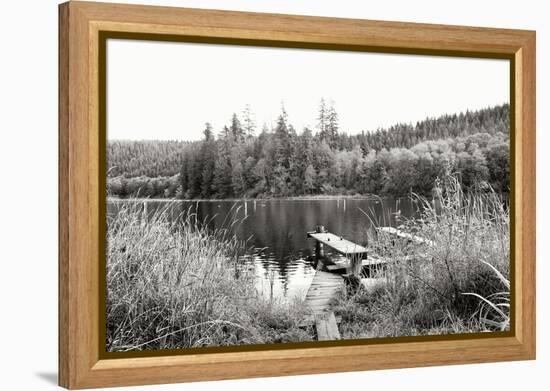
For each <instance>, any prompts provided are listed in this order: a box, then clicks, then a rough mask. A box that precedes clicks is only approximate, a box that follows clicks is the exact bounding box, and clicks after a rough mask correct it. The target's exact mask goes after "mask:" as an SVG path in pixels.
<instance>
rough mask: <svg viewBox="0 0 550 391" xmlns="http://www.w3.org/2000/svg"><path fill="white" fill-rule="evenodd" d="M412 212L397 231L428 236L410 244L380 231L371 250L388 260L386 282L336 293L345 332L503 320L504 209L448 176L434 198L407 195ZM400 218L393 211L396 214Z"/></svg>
mask: <svg viewBox="0 0 550 391" xmlns="http://www.w3.org/2000/svg"><path fill="white" fill-rule="evenodd" d="M413 199H414V202H415V203H416V204H417V205H418V208H419V217H418V218H414V219H409V220H401V221H399V224H400V225H399V227H398V228H400V229H401V230H404V231H407V232H410V233H413V234H415V235H417V236H419V237H422V238H426V239H429V240H431V241H432V242H433V245H427V244H422V243H411V242H410V241H407V240H399V239H396V238H395V237H392V236H391V235H388V234H383V233H381V232H379V233H378V234H377V235H371V238H370V247H371V248H372V249H373V252H375V253H378V254H380V255H382V256H383V257H385V258H388V259H390V260H392V262H390V263H389V264H388V266H387V270H386V271H385V272H384V277H385V278H386V284H384V285H378V286H377V287H376V288H375V289H371V290H369V291H366V290H360V291H359V292H356V293H354V294H352V295H351V296H350V295H347V296H346V295H343V296H342V297H341V298H340V299H339V301H338V303H337V304H336V311H337V312H339V313H340V314H341V315H342V317H343V323H342V326H343V329H344V332H343V334H344V337H348V338H357V337H384V336H398V335H421V334H445V333H462V332H480V331H489V330H506V329H507V328H508V327H509V282H508V281H509V273H510V260H509V237H510V236H509V212H508V208H507V205H506V202H505V201H504V200H503V199H502V197H501V195H499V194H496V193H495V192H494V191H492V189H490V188H489V187H487V186H481V185H480V186H478V188H476V189H473V190H471V191H469V192H467V193H465V192H464V191H463V190H462V187H461V184H460V182H459V180H458V179H457V178H456V177H454V176H452V175H447V176H446V177H445V178H444V179H442V180H441V181H438V183H436V187H435V196H434V199H433V200H429V199H427V198H425V197H421V196H417V195H413ZM398 219H399V217H398Z"/></svg>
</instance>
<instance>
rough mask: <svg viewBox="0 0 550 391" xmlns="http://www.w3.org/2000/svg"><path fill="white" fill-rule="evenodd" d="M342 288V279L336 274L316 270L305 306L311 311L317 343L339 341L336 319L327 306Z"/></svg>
mask: <svg viewBox="0 0 550 391" xmlns="http://www.w3.org/2000/svg"><path fill="white" fill-rule="evenodd" d="M343 286H344V279H343V278H342V277H341V276H339V275H337V274H333V273H328V272H324V271H321V270H317V272H316V273H315V276H314V277H313V281H312V282H311V286H310V287H309V290H308V292H307V294H306V305H307V306H308V307H309V308H311V310H312V311H313V316H314V319H315V328H316V330H317V339H318V340H319V341H329V340H335V339H340V332H339V331H338V324H337V321H336V317H335V316H334V312H332V311H330V310H329V306H330V301H331V299H332V298H333V297H334V296H336V294H337V293H338V292H339V291H340V290H341V289H342V287H343Z"/></svg>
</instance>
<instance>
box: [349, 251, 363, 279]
mask: <svg viewBox="0 0 550 391" xmlns="http://www.w3.org/2000/svg"><path fill="white" fill-rule="evenodd" d="M365 255H366V254H365ZM362 267H363V254H353V255H352V256H351V257H350V268H349V273H348V274H350V275H352V276H354V277H357V278H361V268H362Z"/></svg>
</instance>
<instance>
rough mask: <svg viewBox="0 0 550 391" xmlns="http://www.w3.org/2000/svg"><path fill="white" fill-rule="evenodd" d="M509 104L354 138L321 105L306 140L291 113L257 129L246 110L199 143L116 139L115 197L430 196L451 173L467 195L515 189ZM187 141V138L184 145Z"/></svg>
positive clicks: (110, 148) (110, 179)
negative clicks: (481, 190) (512, 185)
mask: <svg viewBox="0 0 550 391" xmlns="http://www.w3.org/2000/svg"><path fill="white" fill-rule="evenodd" d="M509 127H510V120H509V105H508V104H504V105H499V106H495V107H491V108H486V109H482V110H477V111H467V112H464V113H459V114H450V115H444V116H441V117H438V118H427V119H425V120H423V121H420V122H417V123H416V124H396V125H394V126H391V127H389V128H387V129H377V130H375V131H363V132H362V133H360V134H355V135H350V134H348V133H347V132H345V131H343V130H342V129H340V125H339V118H338V113H337V111H336V109H335V107H334V104H333V103H330V104H328V103H327V102H325V100H321V103H320V105H319V112H318V123H317V126H316V127H315V129H309V128H304V129H302V130H301V131H300V132H298V131H297V130H296V129H295V128H294V126H293V125H292V124H291V123H290V121H289V118H288V115H287V113H286V111H285V109H284V108H282V109H281V113H280V115H279V117H278V119H277V121H276V123H275V125H274V126H273V127H268V126H266V125H264V126H263V127H262V128H261V130H259V129H257V126H256V124H255V121H254V116H253V114H252V113H251V111H250V109H249V108H247V109H246V110H245V111H244V112H243V113H241V115H237V114H233V116H232V118H231V119H230V121H229V123H228V124H227V125H226V126H224V127H223V128H222V129H221V130H220V131H219V132H218V133H217V134H215V130H214V129H213V128H212V126H211V125H210V124H209V123H206V124H205V126H204V130H203V135H204V136H203V139H202V140H201V141H193V142H185V141H129V140H110V141H109V142H108V145H107V167H108V170H107V193H108V196H110V197H120V198H125V197H144V198H178V199H227V198H272V197H293V196H314V195H349V196H353V195H370V194H375V195H380V196H391V197H399V196H404V195H407V194H410V193H411V192H414V193H416V194H421V195H430V194H431V192H432V189H433V186H434V183H435V181H436V180H437V178H439V177H440V176H442V175H443V174H444V173H449V172H452V173H454V174H456V175H457V177H458V178H459V179H460V183H461V185H462V187H463V189H464V190H465V191H468V190H469V189H471V188H473V187H476V188H480V187H481V188H483V187H486V188H489V186H490V187H492V188H493V189H494V190H495V191H496V192H499V193H506V192H508V191H509V177H510V175H509V153H510V152H509ZM183 137H184V134H182V138H183Z"/></svg>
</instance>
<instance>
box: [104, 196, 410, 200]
mask: <svg viewBox="0 0 550 391" xmlns="http://www.w3.org/2000/svg"><path fill="white" fill-rule="evenodd" d="M405 198H408V197H407V196H403V197H380V196H377V195H341V196H324V195H322V196H319V195H316V196H295V197H272V198H220V199H216V198H193V199H178V198H144V197H133V198H120V197H112V196H108V197H107V201H108V202H129V201H133V202H135V201H139V202H254V201H258V202H266V201H338V200H372V201H380V200H398V199H405Z"/></svg>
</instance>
